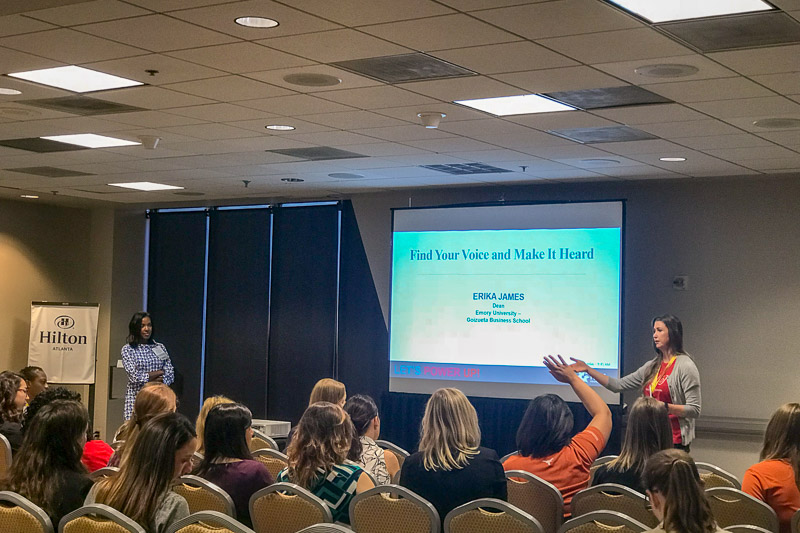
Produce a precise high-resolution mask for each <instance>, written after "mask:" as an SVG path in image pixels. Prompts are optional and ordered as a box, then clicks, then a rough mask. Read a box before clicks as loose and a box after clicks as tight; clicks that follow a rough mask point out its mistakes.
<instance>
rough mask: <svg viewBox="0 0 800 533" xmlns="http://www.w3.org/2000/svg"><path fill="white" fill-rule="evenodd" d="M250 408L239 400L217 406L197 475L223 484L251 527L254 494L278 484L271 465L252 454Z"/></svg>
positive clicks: (208, 421) (210, 414) (242, 519)
mask: <svg viewBox="0 0 800 533" xmlns="http://www.w3.org/2000/svg"><path fill="white" fill-rule="evenodd" d="M252 421H253V416H252V414H251V413H250V409H248V408H247V407H245V406H244V405H242V404H239V403H224V404H220V405H217V406H216V407H214V408H213V409H211V410H210V411H209V412H208V415H207V417H206V419H205V438H204V442H205V443H206V453H205V455H204V456H203V461H202V462H201V463H200V465H199V466H198V467H197V470H196V471H195V474H196V475H198V476H200V477H202V478H205V479H207V480H208V481H210V482H212V483H214V484H215V485H218V486H219V487H221V488H222V489H223V490H224V491H225V492H227V493H228V494H229V495H230V497H231V498H232V499H233V503H234V504H235V505H236V518H237V519H238V520H239V521H240V522H242V523H243V524H245V525H246V526H247V527H252V525H253V522H252V520H251V519H250V508H249V505H250V496H252V495H253V493H254V492H256V491H257V490H259V489H263V488H264V487H266V486H267V485H271V484H272V483H274V480H273V479H272V476H271V475H270V473H269V472H268V471H267V468H266V467H265V466H264V465H263V464H262V463H260V462H258V461H255V460H253V456H252V455H250V449H249V444H250V439H251V438H252V436H253V430H252V429H251V428H250V424H251V423H252Z"/></svg>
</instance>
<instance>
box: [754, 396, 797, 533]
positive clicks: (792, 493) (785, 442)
mask: <svg viewBox="0 0 800 533" xmlns="http://www.w3.org/2000/svg"><path fill="white" fill-rule="evenodd" d="M760 459H761V462H760V463H757V464H754V465H753V466H751V467H750V468H748V469H747V472H745V473H744V478H743V479H742V490H743V491H744V492H746V493H748V494H750V495H751V496H753V497H755V498H758V499H759V500H761V501H763V502H765V503H766V504H767V505H769V506H770V507H772V508H773V509H774V510H775V513H776V514H777V515H778V521H779V522H780V528H781V533H789V532H790V531H791V525H792V516H793V515H794V513H795V512H797V510H798V509H800V489H798V486H800V404H798V403H787V404H784V405H782V406H780V407H779V408H778V410H777V411H775V412H774V413H773V414H772V417H771V418H770V419H769V424H767V430H766V432H764V445H763V447H762V448H761V458H760Z"/></svg>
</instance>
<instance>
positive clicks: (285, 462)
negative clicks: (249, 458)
mask: <svg viewBox="0 0 800 533" xmlns="http://www.w3.org/2000/svg"><path fill="white" fill-rule="evenodd" d="M253 459H255V460H256V461H258V462H260V463H262V464H263V465H264V466H266V467H267V470H269V473H270V474H271V475H272V479H278V472H280V471H281V470H283V469H284V468H286V467H287V466H289V458H288V457H287V456H286V454H285V453H281V452H279V451H278V450H271V449H268V448H265V449H262V450H256V451H254V452H253Z"/></svg>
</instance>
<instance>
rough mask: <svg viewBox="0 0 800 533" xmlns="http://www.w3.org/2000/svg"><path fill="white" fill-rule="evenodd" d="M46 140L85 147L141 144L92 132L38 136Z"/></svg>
mask: <svg viewBox="0 0 800 533" xmlns="http://www.w3.org/2000/svg"><path fill="white" fill-rule="evenodd" d="M40 138H41V139H47V140H48V141H56V142H60V143H67V144H75V145H78V146H83V147H85V148H115V147H118V146H136V145H139V144H142V143H140V142H136V141H126V140H125V139H117V138H115V137H106V136H105V135H96V134H94V133H77V134H74V135H50V136H48V137H40Z"/></svg>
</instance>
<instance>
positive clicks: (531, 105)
mask: <svg viewBox="0 0 800 533" xmlns="http://www.w3.org/2000/svg"><path fill="white" fill-rule="evenodd" d="M453 103H455V104H461V105H463V106H467V107H471V108H473V109H478V110H479V111H486V112H487V113H491V114H492V115H496V116H498V117H504V116H507V115H526V114H529V113H550V112H553V111H573V110H575V108H574V107H572V106H569V105H566V104H562V103H561V102H556V101H555V100H551V99H549V98H545V97H544V96H539V95H538V94H520V95H517V96H500V97H498V98H478V99H476V100H456V101H454V102H453Z"/></svg>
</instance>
